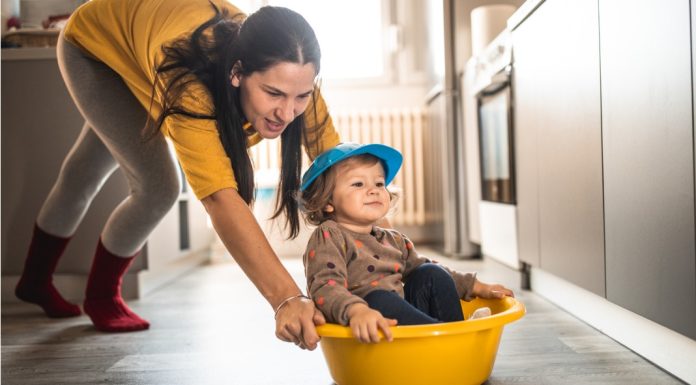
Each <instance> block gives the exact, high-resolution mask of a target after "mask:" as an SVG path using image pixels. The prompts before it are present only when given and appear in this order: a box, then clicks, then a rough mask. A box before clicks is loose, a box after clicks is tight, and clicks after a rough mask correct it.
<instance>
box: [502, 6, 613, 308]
mask: <svg viewBox="0 0 696 385" xmlns="http://www.w3.org/2000/svg"><path fill="white" fill-rule="evenodd" d="M512 33H513V56H514V62H515V67H514V74H513V76H514V79H515V80H514V82H515V83H514V86H515V88H514V90H513V92H514V93H515V140H516V143H517V153H516V162H517V165H516V171H517V175H518V210H519V211H518V212H519V222H518V227H519V245H520V246H519V251H520V258H521V260H522V261H523V262H526V263H529V264H531V265H534V266H538V267H540V268H541V269H543V270H545V271H548V272H550V273H552V274H554V275H557V276H558V277H561V278H563V279H565V280H567V281H569V282H571V283H574V284H576V285H578V286H581V287H583V288H585V289H587V290H589V291H591V292H593V293H596V294H598V295H601V296H604V294H605V281H604V225H603V190H602V142H601V141H602V134H601V111H600V106H601V103H600V78H599V32H598V20H597V3H596V2H588V1H584V0H567V1H558V0H547V1H545V2H544V3H543V4H542V5H541V6H540V7H539V8H538V9H536V10H535V11H534V12H533V13H532V14H531V15H530V16H529V17H528V18H527V20H525V21H524V22H523V23H522V24H520V25H519V26H517V28H516V29H514V30H513V32H512Z"/></svg>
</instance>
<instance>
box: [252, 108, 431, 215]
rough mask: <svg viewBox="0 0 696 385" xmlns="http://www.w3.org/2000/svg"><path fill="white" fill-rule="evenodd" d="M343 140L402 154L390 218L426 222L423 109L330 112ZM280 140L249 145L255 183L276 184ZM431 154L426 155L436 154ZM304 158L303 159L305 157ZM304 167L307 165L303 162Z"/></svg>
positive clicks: (425, 120) (424, 118)
mask: <svg viewBox="0 0 696 385" xmlns="http://www.w3.org/2000/svg"><path fill="white" fill-rule="evenodd" d="M331 117H332V119H333V123H334V126H335V127H336V129H337V130H338V132H339V135H340V136H341V141H343V142H357V143H382V144H386V145H388V146H391V147H394V148H396V149H397V150H399V151H400V152H401V153H402V154H403V155H404V163H403V165H402V167H401V170H400V171H399V173H398V174H397V175H396V177H395V178H394V181H393V182H392V183H393V184H394V185H396V186H397V187H399V188H400V189H401V190H402V192H401V194H400V195H401V197H400V199H399V201H398V205H397V209H396V211H395V213H394V215H393V216H392V217H391V218H390V221H391V222H392V224H394V225H424V224H425V223H426V219H427V218H426V191H425V186H426V183H425V177H424V165H425V152H426V151H425V149H426V148H425V145H426V143H428V141H427V140H426V139H427V138H424V136H423V135H424V133H425V132H427V128H426V124H427V119H426V116H425V113H424V112H423V110H422V109H419V108H415V109H402V110H384V111H382V110H380V111H360V112H341V111H339V112H334V111H332V112H331ZM279 151H280V141H277V140H263V141H261V143H259V144H258V145H256V146H254V147H252V148H251V155H252V160H253V162H254V168H255V169H256V173H257V174H256V175H257V176H256V180H257V185H258V187H266V188H270V187H273V186H275V185H277V181H278V168H279V166H280V158H279V156H278V154H279ZM433 155H434V154H431V155H430V156H429V157H428V158H429V159H434V158H437V157H435V156H433ZM305 161H306V160H305ZM305 169H306V165H305Z"/></svg>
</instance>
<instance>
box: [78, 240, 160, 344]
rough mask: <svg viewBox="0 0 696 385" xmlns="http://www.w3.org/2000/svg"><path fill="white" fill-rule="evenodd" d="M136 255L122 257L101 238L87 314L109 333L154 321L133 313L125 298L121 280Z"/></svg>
mask: <svg viewBox="0 0 696 385" xmlns="http://www.w3.org/2000/svg"><path fill="white" fill-rule="evenodd" d="M136 256H137V254H136V255H134V256H132V257H127V258H123V257H119V256H117V255H114V254H112V253H111V252H109V250H107V249H106V248H105V247H104V245H103V244H102V242H101V239H100V240H99V245H98V246H97V251H96V253H95V255H94V262H92V270H91V271H90V272H89V281H88V282H87V295H86V298H85V304H84V308H85V313H87V315H88V316H89V318H91V319H92V323H94V327H96V328H97V329H99V330H101V331H105V332H129V331H135V330H143V329H147V328H149V327H150V323H149V322H147V321H145V320H144V319H142V318H140V317H138V315H137V314H135V313H133V312H132V311H131V310H130V309H129V308H128V306H127V305H126V303H125V302H123V298H122V297H121V281H122V280H123V275H124V274H125V273H126V271H127V270H128V268H129V267H130V265H131V264H132V263H133V259H135V257H136Z"/></svg>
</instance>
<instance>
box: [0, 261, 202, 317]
mask: <svg viewBox="0 0 696 385" xmlns="http://www.w3.org/2000/svg"><path fill="white" fill-rule="evenodd" d="M210 255H211V251H210V248H206V249H203V250H200V251H196V252H192V253H190V254H187V255H185V256H183V257H181V258H178V259H177V260H175V261H172V262H171V263H170V264H168V265H166V266H162V267H158V268H157V269H153V270H141V271H137V272H130V273H128V274H126V276H125V277H124V278H123V284H122V286H121V292H122V295H123V298H125V299H136V298H142V297H144V296H146V295H147V294H149V293H151V292H152V291H153V290H156V289H157V288H158V287H160V286H162V285H165V284H167V283H169V282H171V281H172V280H174V279H176V278H178V277H180V276H182V275H183V274H185V273H186V272H188V271H191V270H192V269H194V268H195V267H197V266H200V265H202V264H205V263H207V262H208V261H210ZM18 281H19V276H18V275H3V276H2V302H3V303H17V302H20V301H19V300H18V299H17V297H15V295H14V289H15V286H17V282H18ZM53 284H54V285H55V286H56V288H57V289H58V291H59V292H60V293H61V294H62V295H63V297H65V299H67V300H68V301H71V302H75V303H81V302H82V300H83V299H84V298H85V287H86V286H87V274H55V275H54V276H53Z"/></svg>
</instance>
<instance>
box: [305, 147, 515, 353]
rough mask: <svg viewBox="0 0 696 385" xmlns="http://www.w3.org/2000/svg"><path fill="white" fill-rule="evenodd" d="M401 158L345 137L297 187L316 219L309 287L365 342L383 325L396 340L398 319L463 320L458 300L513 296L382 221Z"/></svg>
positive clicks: (328, 313) (326, 310)
mask: <svg viewBox="0 0 696 385" xmlns="http://www.w3.org/2000/svg"><path fill="white" fill-rule="evenodd" d="M401 162H402V157H401V154H400V153H399V152H398V151H396V150H395V149H393V148H391V147H388V146H384V145H381V144H367V145H360V144H355V143H343V144H340V145H338V146H336V147H334V148H333V149H331V150H329V151H327V152H325V153H323V154H322V155H320V156H319V157H317V158H316V159H315V160H314V162H313V163H312V165H311V166H310V168H309V170H307V172H306V173H305V174H304V176H303V178H302V185H301V187H300V196H299V201H300V206H301V207H302V210H303V212H304V214H305V218H306V220H307V221H308V222H310V223H312V224H315V225H317V228H316V230H315V231H314V233H313V234H312V235H311V237H310V240H309V242H308V245H307V250H306V252H305V254H304V264H305V274H306V276H307V288H308V289H307V290H308V293H309V295H310V297H311V298H312V300H313V301H314V302H315V303H316V305H317V307H318V308H319V309H320V310H321V311H322V313H323V314H324V316H325V317H326V319H327V321H328V322H332V323H338V324H342V325H350V327H351V330H352V332H353V335H354V336H355V337H356V338H358V339H359V340H361V341H363V342H378V341H379V339H380V337H379V333H378V330H381V331H382V333H383V334H384V336H385V338H386V339H387V340H389V341H391V339H392V336H391V332H390V330H389V326H394V325H396V324H397V323H398V324H399V325H416V324H429V323H438V322H452V321H462V320H463V319H464V316H463V314H462V309H461V306H460V303H459V300H460V298H461V299H464V300H471V299H472V298H474V297H482V298H503V297H504V296H506V295H508V296H512V295H513V293H512V291H511V290H510V289H507V288H505V287H504V286H502V285H498V284H485V283H483V282H480V281H478V280H477V279H476V275H475V274H472V273H460V272H457V271H454V270H452V269H449V268H447V267H445V266H442V265H439V264H437V263H436V262H434V261H431V260H429V259H427V258H425V257H423V256H420V255H418V253H417V252H416V250H415V248H414V246H413V243H412V242H411V241H410V240H409V239H408V238H407V237H406V236H405V235H403V234H401V233H399V232H398V231H395V230H391V229H386V228H381V227H378V226H377V223H378V222H380V221H383V220H384V217H385V215H386V214H387V212H388V211H389V209H390V207H391V201H392V199H393V195H392V193H391V192H389V191H388V190H387V188H386V187H387V185H388V184H389V182H391V180H392V179H393V178H394V176H395V175H396V173H397V172H398V170H399V168H400V167H401ZM486 310H487V308H486V309H479V311H478V312H477V313H479V316H485V315H490V310H488V312H487V313H486Z"/></svg>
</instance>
